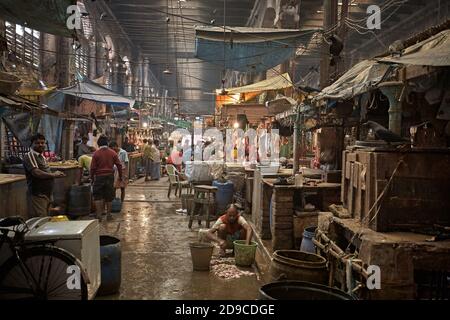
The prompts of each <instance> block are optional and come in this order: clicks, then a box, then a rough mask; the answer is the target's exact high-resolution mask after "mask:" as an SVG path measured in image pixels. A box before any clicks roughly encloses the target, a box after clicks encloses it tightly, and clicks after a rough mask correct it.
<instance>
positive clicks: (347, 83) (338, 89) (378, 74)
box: [314, 60, 389, 101]
mask: <svg viewBox="0 0 450 320" xmlns="http://www.w3.org/2000/svg"><path fill="white" fill-rule="evenodd" d="M388 69H389V65H388V64H384V63H378V62H377V61H375V60H364V61H361V62H359V63H357V64H356V65H354V66H353V67H352V68H351V69H350V70H348V71H347V72H346V73H344V75H343V76H342V77H340V78H339V79H338V80H336V82H334V83H333V84H332V85H330V86H328V87H326V88H324V89H323V90H322V91H321V92H320V93H319V94H318V95H317V96H316V97H315V98H314V101H318V100H321V99H334V100H345V99H349V98H352V97H354V96H357V95H359V94H362V93H364V92H367V91H368V90H369V89H370V88H372V87H374V86H375V85H376V84H377V83H378V82H379V81H380V80H381V79H382V78H383V77H384V75H385V74H386V72H387V71H388Z"/></svg>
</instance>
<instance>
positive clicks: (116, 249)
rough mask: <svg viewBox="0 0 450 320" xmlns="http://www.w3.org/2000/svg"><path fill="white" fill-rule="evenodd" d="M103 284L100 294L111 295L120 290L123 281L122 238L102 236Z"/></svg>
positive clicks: (99, 290)
mask: <svg viewBox="0 0 450 320" xmlns="http://www.w3.org/2000/svg"><path fill="white" fill-rule="evenodd" d="M100 261H101V279H102V280H101V285H100V288H99V289H98V295H99V296H102V295H110V294H114V293H116V292H118V291H119V289H120V284H121V282H122V264H121V263H122V249H121V245H120V240H119V239H117V238H115V237H111V236H100Z"/></svg>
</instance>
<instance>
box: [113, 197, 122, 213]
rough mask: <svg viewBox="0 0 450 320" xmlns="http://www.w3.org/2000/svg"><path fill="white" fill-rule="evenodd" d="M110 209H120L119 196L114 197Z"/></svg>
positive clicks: (117, 210)
mask: <svg viewBox="0 0 450 320" xmlns="http://www.w3.org/2000/svg"><path fill="white" fill-rule="evenodd" d="M111 211H112V212H120V211H122V201H120V199H119V198H115V199H114V200H113V201H112V203H111Z"/></svg>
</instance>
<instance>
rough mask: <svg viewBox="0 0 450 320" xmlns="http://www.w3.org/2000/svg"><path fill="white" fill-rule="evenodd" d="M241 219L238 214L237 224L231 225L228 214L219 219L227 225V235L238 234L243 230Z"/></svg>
mask: <svg viewBox="0 0 450 320" xmlns="http://www.w3.org/2000/svg"><path fill="white" fill-rule="evenodd" d="M239 218H240V215H239V214H238V215H237V216H236V222H235V223H230V221H228V215H227V214H224V215H222V216H220V217H219V219H220V220H221V221H222V222H223V224H225V230H226V232H227V234H235V233H236V232H238V231H240V230H241V229H242V228H243V226H242V225H241V224H240V223H239Z"/></svg>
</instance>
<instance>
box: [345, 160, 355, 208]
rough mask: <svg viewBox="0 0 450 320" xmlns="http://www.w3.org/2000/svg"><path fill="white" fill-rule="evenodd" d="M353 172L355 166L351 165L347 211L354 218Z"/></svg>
mask: <svg viewBox="0 0 450 320" xmlns="http://www.w3.org/2000/svg"><path fill="white" fill-rule="evenodd" d="M353 171H354V164H353V163H351V165H350V183H349V186H348V200H347V202H348V204H347V209H348V211H349V212H350V213H351V214H352V216H354V214H353V177H354V175H353Z"/></svg>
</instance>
